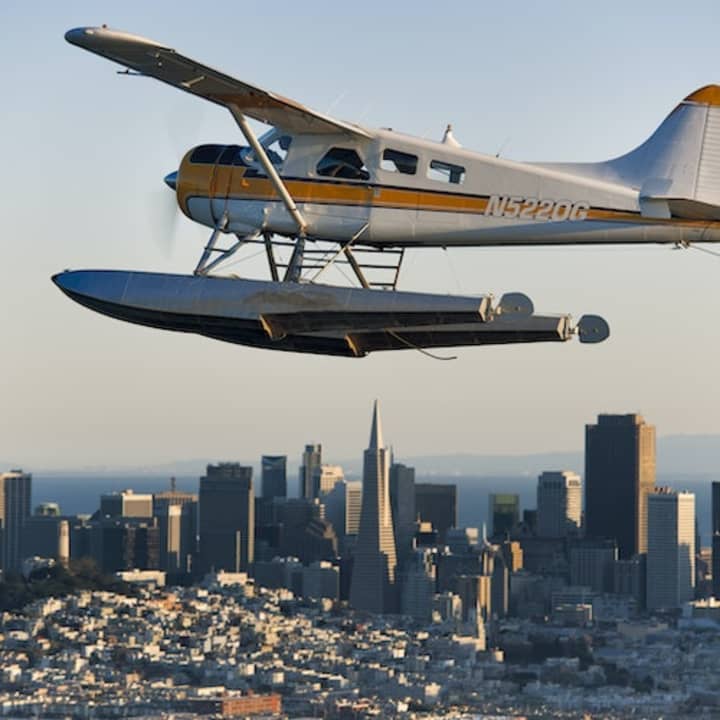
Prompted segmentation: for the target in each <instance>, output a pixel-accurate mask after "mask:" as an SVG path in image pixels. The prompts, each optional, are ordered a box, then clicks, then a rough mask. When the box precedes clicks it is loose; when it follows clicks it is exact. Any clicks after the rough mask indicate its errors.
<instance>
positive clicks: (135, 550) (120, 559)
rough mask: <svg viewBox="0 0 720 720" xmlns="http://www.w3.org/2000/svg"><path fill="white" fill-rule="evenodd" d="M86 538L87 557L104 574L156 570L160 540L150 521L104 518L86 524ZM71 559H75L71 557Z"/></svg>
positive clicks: (154, 524)
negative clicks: (87, 525)
mask: <svg viewBox="0 0 720 720" xmlns="http://www.w3.org/2000/svg"><path fill="white" fill-rule="evenodd" d="M89 534H90V538H89V548H88V550H89V552H88V553H87V554H89V555H90V556H91V557H93V558H94V560H95V562H96V563H97V566H98V567H99V568H100V570H101V571H102V572H104V573H114V572H119V571H121V570H133V569H138V570H158V569H159V567H160V536H159V529H158V527H157V524H156V523H155V521H154V520H153V521H147V520H145V519H143V518H129V519H123V518H104V519H101V520H95V521H92V522H91V523H90V524H89ZM73 544H74V543H73ZM73 557H77V556H76V555H75V554H74V553H73Z"/></svg>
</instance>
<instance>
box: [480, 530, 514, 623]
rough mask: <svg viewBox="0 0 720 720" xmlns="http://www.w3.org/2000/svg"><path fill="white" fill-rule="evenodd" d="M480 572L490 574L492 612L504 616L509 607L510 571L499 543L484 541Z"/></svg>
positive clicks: (497, 615)
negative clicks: (492, 543) (493, 543)
mask: <svg viewBox="0 0 720 720" xmlns="http://www.w3.org/2000/svg"><path fill="white" fill-rule="evenodd" d="M481 565H482V570H483V572H482V574H483V575H489V576H490V594H491V602H492V612H493V615H494V616H496V617H505V616H506V615H507V614H508V610H509V608H510V571H509V570H508V566H507V564H506V563H505V556H504V555H503V552H502V549H501V547H500V546H499V545H491V544H490V543H488V542H487V541H486V543H485V546H484V547H483V550H482V556H481Z"/></svg>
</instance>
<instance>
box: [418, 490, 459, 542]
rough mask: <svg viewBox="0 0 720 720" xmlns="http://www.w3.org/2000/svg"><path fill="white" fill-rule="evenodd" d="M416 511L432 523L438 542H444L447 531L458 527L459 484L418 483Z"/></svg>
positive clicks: (423, 518)
mask: <svg viewBox="0 0 720 720" xmlns="http://www.w3.org/2000/svg"><path fill="white" fill-rule="evenodd" d="M415 512H416V513H417V514H418V515H419V516H420V519H421V520H424V521H425V522H429V523H432V526H433V528H434V529H435V530H437V534H438V542H440V543H444V542H445V536H446V534H447V531H448V530H449V529H450V528H452V527H457V485H445V484H437V483H416V485H415Z"/></svg>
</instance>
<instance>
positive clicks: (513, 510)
mask: <svg viewBox="0 0 720 720" xmlns="http://www.w3.org/2000/svg"><path fill="white" fill-rule="evenodd" d="M488 520H489V521H490V535H491V536H492V537H498V536H501V535H505V533H508V532H510V531H511V530H512V529H513V528H514V527H515V525H517V524H518V523H519V522H520V496H519V495H513V494H511V493H491V494H490V496H489V497H488Z"/></svg>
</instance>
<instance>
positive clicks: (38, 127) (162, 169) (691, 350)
mask: <svg viewBox="0 0 720 720" xmlns="http://www.w3.org/2000/svg"><path fill="white" fill-rule="evenodd" d="M719 20H720V5H718V4H717V2H686V3H677V2H635V3H628V2H606V3H602V4H597V3H577V2H552V1H549V2H545V3H542V4H534V3H533V4H530V3H527V4H515V5H508V4H501V3H484V2H464V3H462V2H458V3H435V2H434V3H424V2H412V3H410V2H408V3H388V2H383V3H380V2H374V1H370V2H366V3H362V4H357V3H354V4H352V5H350V4H347V5H346V4H341V3H336V2H332V3H331V2H310V3H302V4H298V3H290V2H272V3H268V2H255V1H249V2H243V3H235V2H227V3H212V4H211V5H208V4H207V3H205V4H203V3H189V2H154V3H140V2H134V1H132V0H128V1H126V2H122V3H118V2H114V3H98V2H65V3H51V2H46V3H24V2H17V1H14V0H10V1H8V0H5V1H4V2H3V3H1V4H0V41H1V42H0V67H1V68H2V79H3V83H2V86H3V98H2V111H1V112H0V123H1V127H2V131H3V132H2V138H3V153H2V156H3V162H2V172H1V173H0V231H1V237H2V239H1V240H0V243H1V244H0V248H1V251H0V253H1V255H0V277H1V280H2V282H1V283H0V287H1V288H2V290H1V292H2V303H0V327H2V341H1V342H2V349H1V352H2V361H1V365H0V404H1V406H2V413H0V461H7V462H13V463H18V464H23V465H25V466H26V467H28V468H31V469H32V468H43V467H45V468H47V467H59V466H65V467H67V466H78V465H86V464H98V463H108V464H113V465H116V464H133V465H134V464H139V463H152V462H163V461H166V460H172V459H175V458H178V459H182V458H192V457H218V458H233V457H242V458H251V457H253V456H256V455H259V454H260V453H261V452H283V453H285V452H287V453H289V454H290V455H293V456H295V455H299V453H300V451H301V448H302V445H303V444H304V443H305V442H310V441H322V442H323V443H324V445H325V447H326V448H327V455H328V457H329V459H332V457H337V458H341V457H349V456H355V455H356V454H359V453H360V451H361V450H362V448H363V447H364V446H365V444H366V442H367V437H366V436H367V432H368V428H369V422H370V411H371V404H372V400H373V399H374V398H375V397H376V396H377V397H380V398H381V399H382V403H383V414H384V427H385V433H386V437H387V440H388V441H389V442H392V443H393V444H394V445H395V447H396V449H397V453H398V455H399V456H400V457H402V456H403V455H411V454H425V453H428V452H454V451H464V452H485V453H492V452H498V453H505V452H513V453H524V452H535V451H541V450H545V449H548V450H550V449H577V448H581V447H582V443H583V425H584V423H586V422H589V421H591V420H592V419H593V418H594V416H595V415H596V413H597V412H600V411H610V412H631V411H640V412H643V413H644V414H645V416H646V417H647V418H648V420H649V421H651V422H654V423H655V424H656V425H657V427H658V431H659V433H660V434H672V433H720V389H719V386H718V370H717V365H718V361H719V359H720V329H719V328H720V323H719V322H718V318H719V317H720V313H719V312H718V309H719V308H720V260H717V259H714V258H712V257H709V256H706V255H704V254H701V253H699V252H693V251H685V252H673V251H671V250H669V249H667V248H641V249H637V250H634V249H627V248H605V249H578V248H573V249H551V248H546V249H533V250H526V249H522V250H518V249H516V250H510V249H506V250H479V249H474V250H464V251H458V252H453V253H448V254H445V253H442V252H440V251H437V252H436V251H429V252H427V253H425V254H423V253H416V254H415V255H414V256H412V257H411V258H410V260H409V262H408V263H407V266H406V268H405V270H404V271H403V272H404V275H403V286H404V287H405V288H408V289H410V288H412V289H427V290H439V291H451V292H458V291H461V292H465V293H481V292H485V291H495V292H497V293H502V292H504V291H510V290H521V291H524V292H527V293H528V294H529V295H530V296H531V297H532V298H533V299H534V301H535V305H536V307H537V308H538V310H540V311H545V312H572V313H574V314H576V315H580V314H582V313H583V312H597V313H600V314H602V315H604V316H605V317H606V318H607V319H608V321H609V322H610V325H611V328H612V332H613V335H612V338H611V339H610V341H609V342H607V343H605V344H603V345H601V346H598V347H592V346H580V345H579V344H577V343H572V344H568V345H546V346H542V345H540V346H537V347H506V348H487V349H462V350H460V351H459V353H458V354H459V360H457V361H455V362H453V363H440V362H435V361H432V360H429V359H428V358H426V357H423V356H421V355H419V354H418V353H414V352H412V351H409V352H400V353H394V354H390V355H382V354H378V355H374V356H371V357H370V358H367V359H365V360H358V361H345V360H339V359H332V358H317V357H306V356H301V355H292V354H280V353H272V352H268V351H261V350H254V349H250V348H243V347H237V346H232V345H225V344H221V343H218V342H214V341H211V340H206V339H203V338H200V337H196V336H183V335H175V334H170V333H163V332H161V331H155V330H149V329H144V328H140V327H136V326H132V325H127V324H121V323H118V322H115V321H112V320H109V319H107V318H104V317H102V316H100V315H96V314H94V313H91V312H89V311H87V310H85V309H83V308H81V307H79V306H77V305H75V304H74V303H72V302H70V301H69V300H67V299H66V298H64V297H63V296H62V295H61V294H60V293H59V291H58V290H57V289H56V288H55V287H54V286H53V285H52V284H51V282H50V276H51V275H52V274H53V273H54V272H57V271H59V270H62V269H64V268H67V267H71V268H87V267H93V268H134V269H147V270H156V271H169V272H189V271H191V270H192V268H193V267H194V265H195V262H196V259H197V257H198V254H199V252H200V248H201V246H202V243H203V241H204V239H205V237H206V232H205V230H204V229H203V228H200V227H195V226H193V225H192V224H191V223H190V222H188V221H186V220H184V219H181V220H180V221H179V225H178V228H177V232H176V235H175V242H174V244H171V243H170V242H169V241H168V238H167V232H166V231H165V230H164V229H163V227H164V224H163V222H162V215H163V213H164V212H165V211H166V209H167V200H168V195H169V191H168V190H167V189H166V188H165V187H164V185H163V184H162V178H163V176H164V175H165V174H166V173H167V172H168V171H170V170H172V169H174V168H175V166H176V164H177V161H178V159H179V157H180V155H181V154H182V152H183V150H184V149H186V148H187V147H190V146H192V145H194V144H198V143H200V142H205V141H220V142H237V141H238V140H239V132H238V130H237V128H236V127H235V125H234V123H233V121H232V119H231V118H230V116H229V114H228V113H226V112H224V111H223V110H222V109H220V108H216V107H214V106H210V105H205V104H204V103H202V101H200V100H196V99H194V98H191V97H186V96H184V95H183V94H182V93H179V92H178V91H176V90H174V89H172V88H168V87H165V86H162V85H160V84H159V83H156V82H153V81H151V80H146V79H142V78H124V77H119V76H118V75H116V74H115V70H116V67H115V66H114V65H112V64H111V63H109V62H107V61H104V60H102V59H100V58H97V57H95V56H92V55H90V54H88V53H85V52H83V51H81V50H79V49H77V48H75V47H72V46H70V45H68V44H66V43H65V42H64V40H63V33H64V32H65V30H67V29H68V28H71V27H74V26H78V25H92V24H101V23H107V24H108V25H110V26H112V27H116V28H120V29H124V30H128V31H132V32H136V33H138V34H142V35H146V36H148V37H151V38H154V39H157V40H160V41H162V42H165V43H167V44H168V45H171V46H174V47H176V48H178V49H179V50H181V51H183V52H184V53H186V54H188V55H190V56H192V57H196V58H197V59H198V60H201V61H203V62H206V63H207V64H210V65H213V66H216V67H218V68H220V69H222V70H224V71H226V72H227V73H229V74H232V75H235V76H237V77H240V78H243V79H246V80H248V81H250V82H253V83H255V84H258V85H260V86H263V87H267V88H269V89H272V90H276V91H278V92H280V93H282V94H284V95H287V96H289V97H293V98H296V99H298V100H300V101H302V102H304V103H306V104H308V105H310V106H312V107H316V108H318V109H320V110H324V111H330V112H332V114H335V115H337V116H339V117H342V118H346V119H350V120H358V121H361V122H363V123H365V124H368V125H376V126H392V127H394V128H396V129H398V130H402V131H405V132H410V133H413V134H417V135H423V136H429V137H437V138H439V137H440V136H441V134H442V131H443V129H444V126H445V125H446V123H448V122H452V123H453V126H454V128H455V134H456V137H457V138H458V139H459V140H460V141H461V142H462V143H463V144H464V145H465V146H467V147H470V148H474V149H477V150H481V151H486V152H491V153H494V152H496V151H497V150H498V149H500V148H501V147H502V148H503V153H504V154H505V155H506V156H508V157H512V158H515V159H519V160H523V159H526V160H569V161H572V160H596V159H603V158H606V157H610V156H613V155H617V154H620V153H622V152H624V151H626V150H628V149H629V148H631V147H633V146H634V145H636V144H638V143H639V142H640V141H642V140H643V139H644V138H646V137H647V136H648V135H649V134H650V133H651V132H652V130H653V129H654V128H655V127H656V126H657V125H658V124H659V123H660V121H661V120H662V119H663V117H664V116H665V115H666V114H667V112H669V110H670V109H671V108H672V107H673V106H674V104H675V103H676V102H677V101H678V100H680V99H681V98H682V97H683V96H685V95H687V94H688V93H689V92H691V91H692V90H694V89H695V88H697V87H699V86H701V85H704V84H707V83H712V82H720V47H719V42H718V32H717V29H718V27H719V26H720V24H719V22H718V21H719ZM479 470H481V469H480V468H479Z"/></svg>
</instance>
